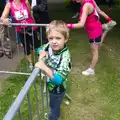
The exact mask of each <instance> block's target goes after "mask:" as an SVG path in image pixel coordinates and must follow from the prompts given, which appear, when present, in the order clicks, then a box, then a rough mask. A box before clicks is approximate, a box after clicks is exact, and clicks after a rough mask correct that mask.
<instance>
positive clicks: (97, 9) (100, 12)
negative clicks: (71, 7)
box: [92, 0, 112, 22]
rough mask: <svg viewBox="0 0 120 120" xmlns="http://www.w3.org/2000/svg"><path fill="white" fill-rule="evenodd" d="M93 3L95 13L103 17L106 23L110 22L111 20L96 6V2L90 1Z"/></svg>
mask: <svg viewBox="0 0 120 120" xmlns="http://www.w3.org/2000/svg"><path fill="white" fill-rule="evenodd" d="M92 1H93V3H94V4H95V8H96V11H97V12H98V13H99V14H100V15H101V16H102V17H104V18H105V19H106V20H107V21H108V22H109V21H111V20H112V18H110V17H109V16H108V15H107V14H106V13H105V12H104V11H102V10H101V9H100V8H99V7H98V5H97V4H96V2H95V1H94V0H92Z"/></svg>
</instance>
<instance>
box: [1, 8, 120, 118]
mask: <svg viewBox="0 0 120 120" xmlns="http://www.w3.org/2000/svg"><path fill="white" fill-rule="evenodd" d="M105 10H106V9H105ZM119 10H120V9H118V8H115V9H113V11H112V12H111V13H109V14H110V15H111V16H112V17H113V18H114V19H115V20H116V21H117V23H118V24H117V26H116V27H115V28H114V29H113V30H112V31H110V32H109V33H108V35H107V37H106V39H105V41H104V44H103V46H102V47H101V49H100V55H99V62H98V64H97V66H96V75H95V76H90V77H86V76H83V75H82V74H81V72H82V70H85V69H86V68H87V67H88V65H89V63H90V60H91V52H90V48H89V44H88V38H87V34H86V33H85V31H84V30H83V29H81V30H72V31H71V32H70V41H69V42H68V46H69V48H70V51H71V55H72V71H71V73H70V75H69V77H68V81H69V86H68V89H67V91H68V94H69V95H70V96H71V97H72V99H73V101H72V102H71V104H70V105H69V106H66V105H65V104H62V109H61V120H120V94H119V93H120V67H119V66H120V49H119V48H120V37H119V31H120V23H119V20H120V17H119V16H118V13H119ZM56 14H57V15H56ZM72 15H73V14H72V13H71V12H69V10H60V11H57V12H54V11H53V12H52V17H53V18H54V19H63V20H65V21H66V22H72V20H71V19H70V18H71V16H72ZM102 20H103V19H102ZM74 21H77V20H74ZM22 65H23V67H24V64H22ZM23 69H24V68H23ZM26 80H27V78H26V77H23V76H18V75H17V76H16V75H12V76H10V77H9V78H8V79H7V80H6V81H5V82H4V83H3V90H2V93H1V95H0V119H2V118H3V116H4V114H5V113H6V111H7V110H8V108H9V106H10V104H11V103H12V102H13V100H14V99H15V97H16V96H17V94H18V93H19V91H20V89H21V88H22V87H23V85H24V83H25V81H26ZM31 99H33V95H32V94H31ZM24 104H26V103H24ZM25 106H26V105H25ZM23 109H24V110H23V112H24V116H25V115H27V112H26V111H27V109H26V107H24V108H23ZM25 112H26V113H25ZM26 120H27V117H26Z"/></svg>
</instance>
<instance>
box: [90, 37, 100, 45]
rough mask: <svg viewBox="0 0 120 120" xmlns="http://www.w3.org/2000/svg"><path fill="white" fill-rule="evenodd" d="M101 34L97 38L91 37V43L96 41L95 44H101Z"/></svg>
mask: <svg viewBox="0 0 120 120" xmlns="http://www.w3.org/2000/svg"><path fill="white" fill-rule="evenodd" d="M101 36H102V35H100V36H99V37H97V38H95V39H89V43H90V44H91V43H95V44H100V43H101Z"/></svg>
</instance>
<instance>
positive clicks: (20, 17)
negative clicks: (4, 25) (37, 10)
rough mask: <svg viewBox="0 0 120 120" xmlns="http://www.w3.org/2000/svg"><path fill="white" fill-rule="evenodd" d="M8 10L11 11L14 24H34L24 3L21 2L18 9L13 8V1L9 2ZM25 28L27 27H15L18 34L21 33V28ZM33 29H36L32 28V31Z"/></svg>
mask: <svg viewBox="0 0 120 120" xmlns="http://www.w3.org/2000/svg"><path fill="white" fill-rule="evenodd" d="M10 10H11V15H12V17H13V18H14V20H15V22H16V23H27V24H33V23H35V22H34V20H33V18H32V17H31V14H30V10H29V9H28V7H27V5H26V3H25V2H21V6H20V8H15V7H14V1H13V2H10ZM26 27H27V26H17V27H16V29H17V31H18V32H21V30H23V28H26ZM35 29H36V27H33V30H35Z"/></svg>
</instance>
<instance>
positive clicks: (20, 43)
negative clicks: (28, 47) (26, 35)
mask: <svg viewBox="0 0 120 120" xmlns="http://www.w3.org/2000/svg"><path fill="white" fill-rule="evenodd" d="M16 40H17V43H18V44H19V45H20V46H21V47H22V46H23V45H22V42H21V39H20V36H19V34H18V32H16Z"/></svg>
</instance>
